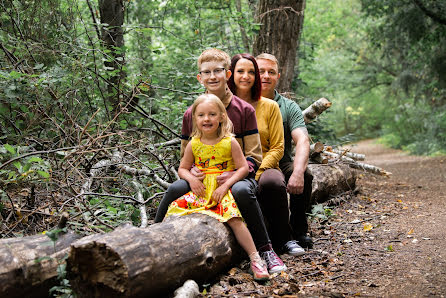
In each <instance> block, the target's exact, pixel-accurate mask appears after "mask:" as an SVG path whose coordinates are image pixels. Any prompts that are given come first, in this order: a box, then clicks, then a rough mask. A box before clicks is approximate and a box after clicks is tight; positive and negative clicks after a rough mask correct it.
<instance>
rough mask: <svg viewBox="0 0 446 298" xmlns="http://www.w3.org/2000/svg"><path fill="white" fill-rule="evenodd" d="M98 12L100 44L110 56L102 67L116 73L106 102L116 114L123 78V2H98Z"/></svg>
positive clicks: (108, 88)
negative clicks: (100, 27)
mask: <svg viewBox="0 0 446 298" xmlns="http://www.w3.org/2000/svg"><path fill="white" fill-rule="evenodd" d="M99 12H100V15H101V24H102V30H101V36H102V42H103V44H104V46H105V48H106V49H107V50H109V51H110V54H109V55H110V56H109V57H108V59H106V60H105V62H104V65H105V66H106V67H107V69H108V70H109V71H110V72H115V71H117V73H116V74H113V75H111V76H110V78H109V83H108V86H107V91H108V94H109V96H108V100H109V102H110V103H111V104H112V106H113V109H114V113H116V111H117V109H118V105H119V103H120V100H121V94H120V85H121V81H122V80H123V79H124V77H125V73H124V71H123V70H122V67H123V65H124V50H123V49H122V48H123V46H124V31H123V29H122V25H123V24H124V4H123V0H99ZM106 58H107V56H106Z"/></svg>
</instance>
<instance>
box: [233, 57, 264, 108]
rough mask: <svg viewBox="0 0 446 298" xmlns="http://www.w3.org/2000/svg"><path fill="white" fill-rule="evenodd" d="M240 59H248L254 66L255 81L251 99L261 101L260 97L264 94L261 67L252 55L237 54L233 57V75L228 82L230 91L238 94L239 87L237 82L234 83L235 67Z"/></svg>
mask: <svg viewBox="0 0 446 298" xmlns="http://www.w3.org/2000/svg"><path fill="white" fill-rule="evenodd" d="M240 59H247V60H249V61H251V62H252V64H253V65H254V70H255V81H254V85H253V86H252V87H251V97H252V99H253V100H259V99H260V95H261V93H262V81H261V80H260V72H259V66H258V65H257V62H256V59H255V58H254V57H253V56H251V55H250V54H247V53H243V54H237V55H235V56H234V57H232V59H231V72H232V75H231V77H230V78H229V80H228V86H229V89H231V91H232V93H234V94H236V91H237V86H235V82H234V70H235V65H236V64H237V62H238V61H239V60H240Z"/></svg>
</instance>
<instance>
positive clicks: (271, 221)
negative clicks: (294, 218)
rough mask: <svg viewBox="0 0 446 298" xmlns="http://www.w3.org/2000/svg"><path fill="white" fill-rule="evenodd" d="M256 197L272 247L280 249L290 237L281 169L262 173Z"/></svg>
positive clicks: (286, 200)
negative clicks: (266, 225)
mask: <svg viewBox="0 0 446 298" xmlns="http://www.w3.org/2000/svg"><path fill="white" fill-rule="evenodd" d="M257 199H258V200H259V204H260V206H261V207H262V211H263V214H264V215H265V219H266V222H267V223H268V232H269V235H270V236H271V242H272V244H273V248H274V249H275V250H277V251H281V249H282V247H283V245H284V244H285V243H286V242H287V241H289V240H291V239H292V230H291V226H290V211H289V207H288V197H287V190H286V183H285V177H284V175H283V174H282V172H281V171H279V170H277V169H267V170H265V172H263V173H262V175H261V176H260V179H259V188H258V193H257Z"/></svg>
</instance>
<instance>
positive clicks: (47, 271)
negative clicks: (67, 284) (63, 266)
mask: <svg viewBox="0 0 446 298" xmlns="http://www.w3.org/2000/svg"><path fill="white" fill-rule="evenodd" d="M77 239H79V236H77V235H76V234H73V233H67V234H64V235H62V236H60V237H59V239H58V240H57V241H56V246H55V247H54V246H53V243H52V242H51V240H50V238H48V237H47V236H45V235H35V236H29V237H22V238H8V239H2V240H0V297H31V296H32V297H48V291H49V289H50V288H51V287H52V286H54V285H56V283H57V266H58V262H63V260H62V259H63V257H64V255H65V254H67V253H68V249H69V246H70V244H71V243H72V242H74V241H75V240H77ZM42 258H43V259H42ZM38 259H41V260H40V261H39V260H38Z"/></svg>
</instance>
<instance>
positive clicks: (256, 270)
mask: <svg viewBox="0 0 446 298" xmlns="http://www.w3.org/2000/svg"><path fill="white" fill-rule="evenodd" d="M251 271H252V275H253V276H254V280H257V281H264V280H269V279H270V278H271V276H269V274H268V268H267V267H266V264H265V261H263V260H262V259H258V260H253V261H251Z"/></svg>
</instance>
